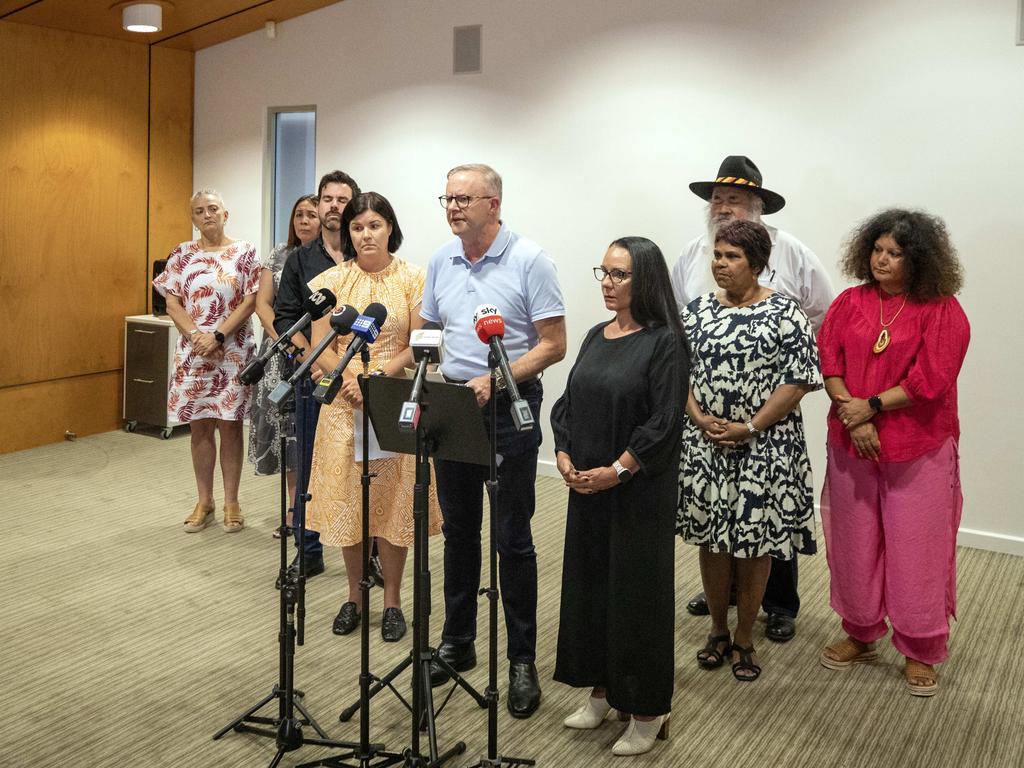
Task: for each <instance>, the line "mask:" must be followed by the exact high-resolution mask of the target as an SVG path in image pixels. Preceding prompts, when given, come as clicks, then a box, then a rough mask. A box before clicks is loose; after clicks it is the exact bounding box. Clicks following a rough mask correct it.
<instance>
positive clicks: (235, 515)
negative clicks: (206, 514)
mask: <svg viewBox="0 0 1024 768" xmlns="http://www.w3.org/2000/svg"><path fill="white" fill-rule="evenodd" d="M244 525H245V518H244V517H242V508H241V507H239V506H238V502H237V501H225V502H224V530H225V531H227V532H228V533H235V532H236V531H240V530H242V527H243V526H244Z"/></svg>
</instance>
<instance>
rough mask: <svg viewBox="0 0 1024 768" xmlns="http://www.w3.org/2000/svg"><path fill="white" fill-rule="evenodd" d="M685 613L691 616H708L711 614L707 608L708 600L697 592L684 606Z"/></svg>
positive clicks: (701, 593)
mask: <svg viewBox="0 0 1024 768" xmlns="http://www.w3.org/2000/svg"><path fill="white" fill-rule="evenodd" d="M686 612H687V613H688V614H690V615H691V616H709V615H710V614H711V609H709V608H708V599H707V597H705V596H704V593H703V592H698V593H697V594H696V595H694V597H693V599H692V600H691V601H690V602H688V603H687V604H686Z"/></svg>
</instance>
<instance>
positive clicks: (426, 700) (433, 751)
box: [420, 660, 437, 764]
mask: <svg viewBox="0 0 1024 768" xmlns="http://www.w3.org/2000/svg"><path fill="white" fill-rule="evenodd" d="M420 666H421V668H422V670H423V673H422V675H421V676H420V681H421V682H422V685H423V717H424V718H425V719H426V721H427V743H428V744H429V745H430V762H431V764H433V763H434V762H435V761H436V760H437V724H436V723H435V722H434V689H433V688H432V687H431V685H430V662H429V661H426V660H423V661H422V662H420Z"/></svg>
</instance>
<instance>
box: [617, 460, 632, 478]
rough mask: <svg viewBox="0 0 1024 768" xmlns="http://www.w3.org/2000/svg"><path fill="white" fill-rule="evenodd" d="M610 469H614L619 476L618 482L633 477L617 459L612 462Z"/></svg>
mask: <svg viewBox="0 0 1024 768" xmlns="http://www.w3.org/2000/svg"><path fill="white" fill-rule="evenodd" d="M612 469H614V470H615V474H616V475H618V476H619V482H620V483H628V482H629V481H630V479H631V478H632V477H633V473H632V472H630V471H629V470H628V469H626V468H625V467H624V466H622V464H620V463H619V460H618V459H616V460H615V461H613V462H612Z"/></svg>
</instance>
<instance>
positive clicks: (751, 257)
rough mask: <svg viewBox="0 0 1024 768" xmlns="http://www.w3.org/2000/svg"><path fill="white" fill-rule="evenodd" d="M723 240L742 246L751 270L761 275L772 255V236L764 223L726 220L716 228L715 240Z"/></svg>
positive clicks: (735, 246) (732, 244)
mask: <svg viewBox="0 0 1024 768" xmlns="http://www.w3.org/2000/svg"><path fill="white" fill-rule="evenodd" d="M719 240H722V241H724V242H726V243H728V244H729V245H731V246H733V247H734V248H742V249H743V255H744V256H746V257H747V264H749V265H750V271H751V272H753V273H754V274H755V275H760V274H761V273H762V272H764V269H765V267H767V266H768V257H769V256H771V255H772V238H771V235H769V234H768V230H767V229H765V227H764V225H763V224H758V223H757V222H755V221H746V220H744V219H734V220H733V221H729V222H726V223H725V224H723V225H722V226H720V227H719V228H718V229H716V230H715V242H716V243H717V242H718V241H719Z"/></svg>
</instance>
